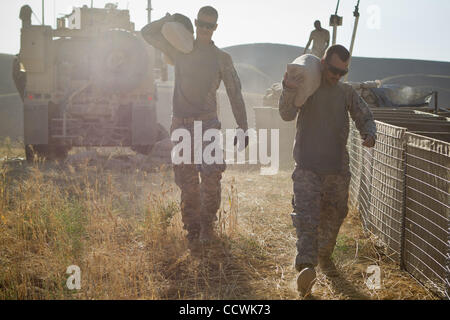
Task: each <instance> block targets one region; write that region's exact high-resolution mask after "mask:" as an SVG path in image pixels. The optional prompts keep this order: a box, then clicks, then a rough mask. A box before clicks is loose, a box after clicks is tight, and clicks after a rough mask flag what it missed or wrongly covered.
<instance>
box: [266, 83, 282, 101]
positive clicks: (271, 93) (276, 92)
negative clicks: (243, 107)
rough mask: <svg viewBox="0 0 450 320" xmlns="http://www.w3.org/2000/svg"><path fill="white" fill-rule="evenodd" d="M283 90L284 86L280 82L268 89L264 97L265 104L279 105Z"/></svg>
mask: <svg viewBox="0 0 450 320" xmlns="http://www.w3.org/2000/svg"><path fill="white" fill-rule="evenodd" d="M282 90H283V86H282V85H281V83H280V82H277V83H274V84H273V85H272V86H271V87H270V88H269V89H267V90H266V94H265V95H264V97H263V106H269V107H278V102H279V100H280V96H281V91H282Z"/></svg>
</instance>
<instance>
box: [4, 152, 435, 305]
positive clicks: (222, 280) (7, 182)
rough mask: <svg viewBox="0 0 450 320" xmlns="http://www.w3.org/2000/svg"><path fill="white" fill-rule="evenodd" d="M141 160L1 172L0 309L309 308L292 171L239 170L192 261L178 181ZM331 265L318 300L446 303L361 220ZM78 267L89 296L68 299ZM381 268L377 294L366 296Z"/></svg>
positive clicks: (352, 219)
mask: <svg viewBox="0 0 450 320" xmlns="http://www.w3.org/2000/svg"><path fill="white" fill-rule="evenodd" d="M133 157H135V156H134V155H132V154H116V155H114V156H99V157H98V158H97V159H96V160H93V159H90V160H89V161H86V162H85V163H70V164H68V163H63V164H45V163H41V164H34V165H27V164H25V163H24V162H23V161H22V162H21V161H20V160H18V161H9V162H8V164H5V163H4V164H3V166H2V175H1V176H2V179H0V180H1V181H3V184H1V188H0V191H2V193H1V194H2V199H3V200H2V202H1V206H0V218H1V219H0V222H1V223H0V235H1V236H0V267H2V268H3V269H4V270H5V272H4V273H3V274H2V275H1V276H0V297H1V298H3V299H55V298H57V299H60V298H62V299H244V300H245V299H257V300H259V299H300V298H299V296H298V294H297V291H296V286H295V279H296V271H295V270H294V268H293V259H294V257H295V241H296V237H295V230H294V228H293V226H292V222H291V218H290V215H289V214H290V212H291V189H292V182H291V178H290V176H291V172H290V171H289V170H284V171H280V172H279V173H278V174H277V175H273V176H263V175H260V174H259V170H258V169H256V168H246V169H242V168H236V167H229V168H228V169H227V171H226V172H225V174H224V177H223V184H222V207H221V209H220V211H219V213H218V222H217V233H218V235H219V241H218V242H217V243H215V244H214V245H210V246H201V247H198V248H196V249H195V250H190V249H189V248H188V244H187V241H186V239H185V232H184V230H183V228H182V223H181V217H180V211H179V204H178V199H179V190H178V188H177V187H176V185H175V184H174V182H173V173H172V170H171V169H170V167H167V166H164V165H160V164H158V165H147V167H146V169H145V170H142V168H139V167H138V166H139V165H141V164H142V161H144V160H142V159H140V160H139V161H140V162H139V161H138V162H136V161H133V160H130V159H133ZM43 216H45V219H43V218H42V217H43ZM25 222H26V224H25ZM17 230H19V231H20V232H19V231H17ZM27 230H28V231H27ZM333 258H334V260H335V262H336V265H337V267H338V269H339V276H338V277H335V278H327V277H325V276H324V275H323V274H321V273H318V278H317V282H316V284H315V285H314V287H313V299H326V300H330V299H331V300H344V299H358V300H360V299H376V300H378V299H380V300H384V299H411V300H418V299H427V300H428V299H438V298H437V297H436V296H434V295H433V294H432V293H430V292H429V291H427V290H426V289H425V288H424V287H423V286H421V285H420V284H419V283H418V282H417V281H416V280H414V279H413V278H412V277H411V276H410V275H409V274H408V273H406V272H404V271H401V270H400V269H399V267H398V265H396V264H394V263H392V262H391V261H390V260H389V259H388V258H387V257H386V256H384V255H383V254H382V253H381V251H380V250H378V248H377V247H376V246H375V241H374V239H372V238H371V237H370V236H369V235H366V234H364V232H363V230H362V226H361V222H360V219H359V217H358V213H357V211H356V210H354V209H352V210H350V212H349V215H348V216H347V218H346V220H345V222H344V224H343V226H342V228H341V231H340V234H339V236H338V240H337V245H336V248H335V251H334V253H333ZM72 264H75V265H78V266H79V267H80V269H81V270H82V272H83V273H82V274H83V278H82V286H81V289H80V290H75V291H73V290H68V289H67V287H66V279H67V277H68V275H67V274H66V273H65V271H66V268H67V266H69V265H72ZM374 265H375V266H378V267H379V270H380V271H381V283H380V288H379V289H369V286H368V285H367V281H368V278H369V277H370V276H371V275H370V274H368V273H367V271H368V267H369V266H374Z"/></svg>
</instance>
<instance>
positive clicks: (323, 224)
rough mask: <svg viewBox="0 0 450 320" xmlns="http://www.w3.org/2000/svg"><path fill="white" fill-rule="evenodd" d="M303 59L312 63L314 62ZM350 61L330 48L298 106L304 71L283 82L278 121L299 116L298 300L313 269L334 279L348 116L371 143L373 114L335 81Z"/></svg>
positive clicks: (343, 209)
mask: <svg viewBox="0 0 450 320" xmlns="http://www.w3.org/2000/svg"><path fill="white" fill-rule="evenodd" d="M311 57H313V58H315V57H314V56H311ZM305 61H312V62H311V63H314V60H308V59H306V60H305ZM349 62H350V53H349V52H348V50H347V49H346V48H344V47H343V46H341V45H333V46H331V47H330V48H328V50H327V51H326V53H325V56H324V57H323V58H322V59H321V60H318V59H317V62H315V63H317V64H319V66H320V68H319V70H320V71H318V72H320V74H321V81H320V84H319V86H318V89H317V90H315V92H314V93H313V94H312V95H310V96H309V97H308V98H307V99H306V102H304V101H303V102H302V103H303V104H302V105H299V104H298V103H296V96H297V94H298V92H300V91H301V90H302V88H303V87H304V85H305V81H308V79H305V78H304V75H305V74H307V73H305V74H302V73H293V74H294V75H295V76H291V74H292V73H290V72H289V69H288V72H286V74H285V76H284V80H283V83H282V85H283V91H282V94H281V97H280V101H279V112H280V115H281V118H282V119H283V120H285V121H291V120H294V119H295V118H296V117H297V132H296V137H295V145H294V150H293V155H294V159H295V162H296V165H295V170H294V172H293V174H292V180H293V191H294V196H293V199H292V205H293V212H292V213H291V217H292V221H293V225H294V227H295V228H296V232H297V239H298V240H297V256H296V258H295V268H296V270H297V271H298V272H299V276H298V278H297V285H298V290H299V293H300V294H301V295H302V296H307V295H309V294H310V293H311V288H312V285H313V284H314V281H315V278H316V272H315V267H316V266H317V265H318V266H319V268H320V269H321V271H322V272H323V273H324V274H325V275H328V276H333V275H335V274H336V272H337V270H336V266H335V265H334V263H333V261H332V259H331V254H332V252H333V250H334V246H335V244H336V238H337V235H338V233H339V228H340V227H341V224H342V222H343V221H344V218H345V217H346V215H347V211H348V207H347V201H348V188H349V183H350V168H349V154H348V151H347V148H346V143H347V138H348V134H349V117H348V114H349V113H350V116H351V118H352V119H353V121H355V124H356V128H357V129H358V131H359V133H360V134H361V137H362V139H363V143H362V144H363V146H365V147H369V148H371V147H373V146H374V145H375V140H376V126H375V122H374V119H373V115H372V112H371V111H370V109H369V107H368V106H367V104H366V103H365V102H364V100H362V99H361V97H360V96H359V95H358V94H357V92H356V91H355V90H354V89H353V88H352V87H351V86H350V85H349V84H346V83H342V82H339V80H340V78H341V77H342V76H344V75H345V74H346V73H347V72H348V65H349ZM291 68H292V66H291ZM312 69H313V68H311V66H309V67H307V68H306V70H312ZM300 93H301V92H300ZM297 101H298V99H297ZM297 115H298V116H297Z"/></svg>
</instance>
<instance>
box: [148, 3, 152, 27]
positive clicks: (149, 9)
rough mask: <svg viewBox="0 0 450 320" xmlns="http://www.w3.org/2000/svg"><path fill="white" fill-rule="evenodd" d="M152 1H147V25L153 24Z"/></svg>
mask: <svg viewBox="0 0 450 320" xmlns="http://www.w3.org/2000/svg"><path fill="white" fill-rule="evenodd" d="M152 10H153V8H152V0H148V1H147V23H150V22H152Z"/></svg>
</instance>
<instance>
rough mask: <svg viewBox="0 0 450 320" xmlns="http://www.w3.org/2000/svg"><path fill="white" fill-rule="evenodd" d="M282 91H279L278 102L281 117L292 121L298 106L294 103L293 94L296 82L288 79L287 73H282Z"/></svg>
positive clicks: (294, 94)
mask: <svg viewBox="0 0 450 320" xmlns="http://www.w3.org/2000/svg"><path fill="white" fill-rule="evenodd" d="M282 84H283V91H282V92H281V96H280V100H279V102H278V107H279V109H278V110H279V112H280V116H281V119H283V120H284V121H292V120H294V119H295V117H296V116H297V112H298V110H299V108H297V107H296V106H295V105H294V100H295V96H296V94H297V87H298V83H297V81H295V80H289V79H288V76H287V73H285V74H284V79H283V83H282Z"/></svg>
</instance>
